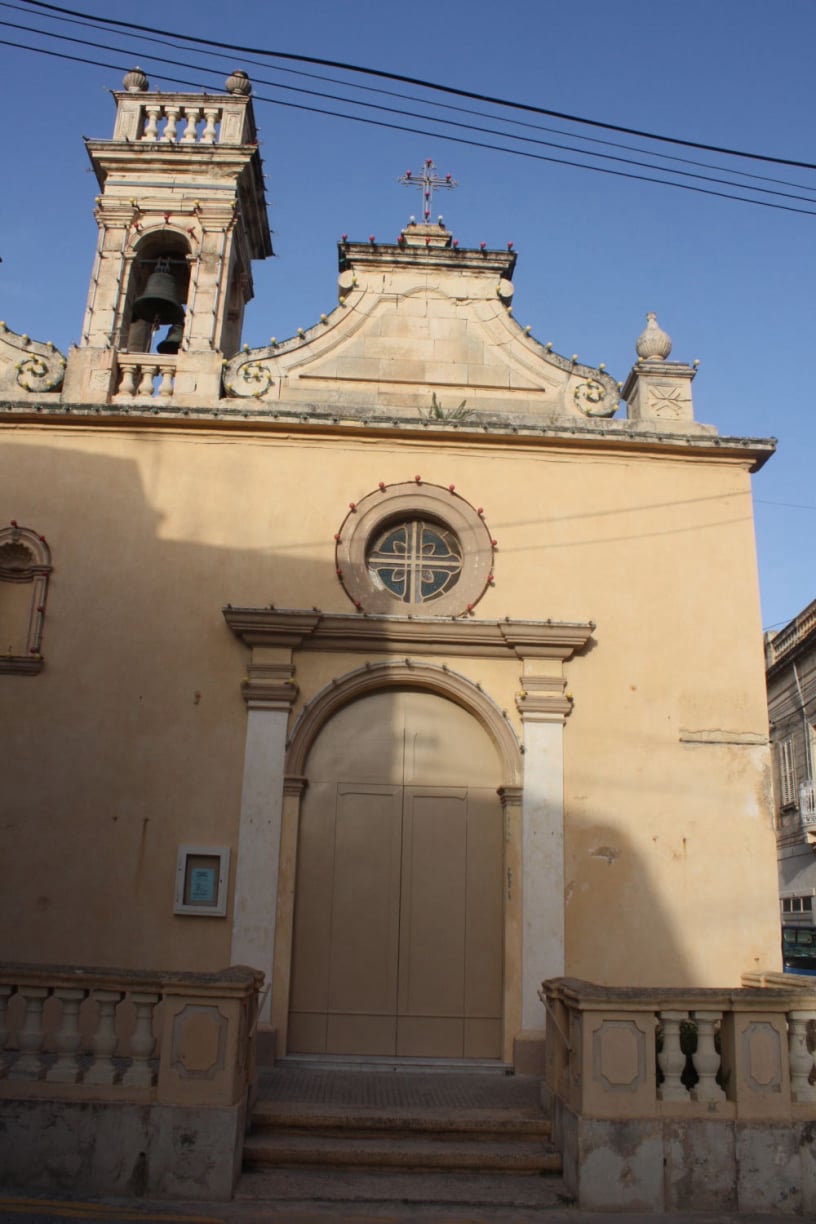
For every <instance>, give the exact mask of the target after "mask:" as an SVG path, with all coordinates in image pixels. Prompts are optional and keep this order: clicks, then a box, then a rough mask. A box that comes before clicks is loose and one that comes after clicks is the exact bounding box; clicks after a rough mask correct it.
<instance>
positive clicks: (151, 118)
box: [142, 102, 161, 141]
mask: <svg viewBox="0 0 816 1224" xmlns="http://www.w3.org/2000/svg"><path fill="white" fill-rule="evenodd" d="M145 111H146V112H147V123H146V124H145V130H144V135H143V136H142V140H150V141H153V140H156V139H157V138H158V135H159V115H160V114H161V107H160V106H157V105H156V103H155V102H149V103H146V104H145Z"/></svg>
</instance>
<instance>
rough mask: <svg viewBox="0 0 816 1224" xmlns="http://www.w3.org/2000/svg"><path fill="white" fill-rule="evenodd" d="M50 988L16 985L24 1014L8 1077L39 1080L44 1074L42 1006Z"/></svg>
mask: <svg viewBox="0 0 816 1224" xmlns="http://www.w3.org/2000/svg"><path fill="white" fill-rule="evenodd" d="M50 993H51V990H50V988H49V987H48V986H18V988H17V994H18V995H20V997H21V998H22V999H23V1000H24V1001H25V1014H24V1016H23V1023H22V1026H21V1028H20V1036H19V1039H18V1040H19V1046H20V1053H19V1054H18V1055H17V1058H16V1060H15V1061H14V1062H13V1063H12V1065H11V1068H10V1069H9V1073H8V1078H9V1079H12V1080H15V1079H19V1080H39V1079H42V1078H43V1076H44V1074H45V1067H44V1065H43V1061H42V1047H43V1036H44V1034H43V1023H42V1021H43V1006H44V1004H45V1000H46V999H47V998H48V996H49V994H50Z"/></svg>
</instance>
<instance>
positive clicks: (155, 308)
mask: <svg viewBox="0 0 816 1224" xmlns="http://www.w3.org/2000/svg"><path fill="white" fill-rule="evenodd" d="M133 318H134V319H145V320H146V321H147V322H148V323H152V324H154V325H161V324H163V323H183V322H184V311H183V310H182V307H181V303H180V302H179V300H178V297H177V296H176V278H175V277H174V276H173V273H172V272H171V271H170V260H169V259H159V260H157V261H156V271H155V272H151V274H150V276H149V277H148V279H147V284H146V285H145V288H144V293H143V294H142V296H141V297H138V298H137V299H136V301H135V302H134V303H133ZM168 339H169V337H168ZM175 351H176V352H177V351H178V350H175Z"/></svg>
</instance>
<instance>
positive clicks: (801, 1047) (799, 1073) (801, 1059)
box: [788, 1011, 816, 1101]
mask: <svg viewBox="0 0 816 1224" xmlns="http://www.w3.org/2000/svg"><path fill="white" fill-rule="evenodd" d="M811 1021H816V1011H792V1012H789V1013H788V1058H789V1061H790V1075H791V1095H792V1097H793V1099H794V1101H816V1084H811V1083H810V1073H811V1071H812V1070H813V1063H814V1057H813V1054H812V1053H811V1051H810V1049H809V1048H808V1025H809V1024H810V1023H811Z"/></svg>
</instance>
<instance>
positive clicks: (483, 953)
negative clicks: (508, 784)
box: [464, 790, 504, 1017]
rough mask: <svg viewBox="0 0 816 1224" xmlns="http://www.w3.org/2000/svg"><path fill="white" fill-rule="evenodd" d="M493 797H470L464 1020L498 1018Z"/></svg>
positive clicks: (499, 867)
mask: <svg viewBox="0 0 816 1224" xmlns="http://www.w3.org/2000/svg"><path fill="white" fill-rule="evenodd" d="M496 806H497V805H496V795H495V793H493V794H491V793H490V792H489V791H484V790H469V791H468V834H467V836H468V846H467V900H466V909H465V931H466V939H465V1006H464V1011H465V1015H467V1016H474V1017H475V1016H479V1017H500V1016H501V1014H502V1003H503V992H502V976H503V974H502V970H503V965H504V892H503V884H504V870H503V863H504V859H503V854H504V837H503V827H502V820H501V814H500V813H499V814H498V819H497V810H496Z"/></svg>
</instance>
